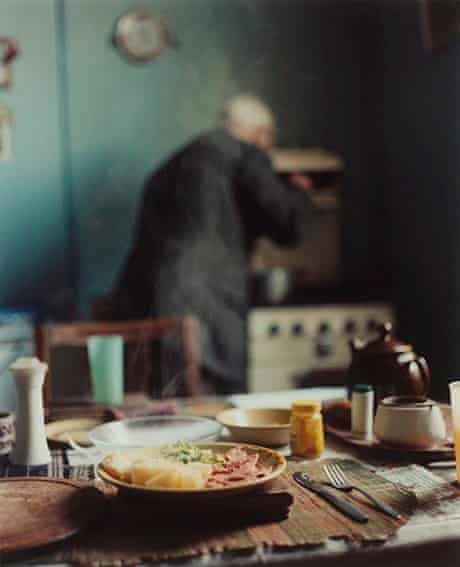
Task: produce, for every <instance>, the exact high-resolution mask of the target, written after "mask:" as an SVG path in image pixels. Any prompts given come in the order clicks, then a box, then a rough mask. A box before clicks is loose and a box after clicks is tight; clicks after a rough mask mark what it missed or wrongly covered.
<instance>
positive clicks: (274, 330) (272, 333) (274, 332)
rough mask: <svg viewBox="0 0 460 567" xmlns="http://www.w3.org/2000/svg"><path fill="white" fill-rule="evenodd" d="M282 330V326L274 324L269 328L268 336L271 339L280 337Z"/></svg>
mask: <svg viewBox="0 0 460 567" xmlns="http://www.w3.org/2000/svg"><path fill="white" fill-rule="evenodd" d="M280 332H281V329H280V326H279V325H277V324H276V323H272V324H271V325H270V327H269V328H268V336H269V337H278V336H279V335H280Z"/></svg>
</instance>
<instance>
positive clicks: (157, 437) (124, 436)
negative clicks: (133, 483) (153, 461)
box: [88, 415, 222, 449]
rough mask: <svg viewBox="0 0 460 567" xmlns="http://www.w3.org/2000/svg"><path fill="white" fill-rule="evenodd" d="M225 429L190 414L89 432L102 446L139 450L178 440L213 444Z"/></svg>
mask: <svg viewBox="0 0 460 567" xmlns="http://www.w3.org/2000/svg"><path fill="white" fill-rule="evenodd" d="M221 429H222V427H221V425H220V424H219V423H217V422H216V421H214V420H213V419H207V418H204V417H195V416H191V415H164V416H151V417H138V418H132V419H122V420H121V421H111V422H109V423H104V424H103V425H99V426H98V427H95V428H94V429H93V430H92V431H90V433H89V435H88V437H89V439H90V441H91V442H92V443H93V444H94V445H96V446H99V447H113V448H120V449H122V448H136V447H146V446H148V445H168V444H171V443H176V442H177V441H190V442H197V441H213V440H215V439H217V437H218V436H219V434H220V431H221Z"/></svg>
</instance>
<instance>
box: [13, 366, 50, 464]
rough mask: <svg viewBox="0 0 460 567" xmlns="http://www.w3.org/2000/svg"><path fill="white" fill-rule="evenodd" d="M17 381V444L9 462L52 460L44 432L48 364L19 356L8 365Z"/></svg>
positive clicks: (43, 462) (36, 462)
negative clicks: (44, 395) (43, 392)
mask: <svg viewBox="0 0 460 567" xmlns="http://www.w3.org/2000/svg"><path fill="white" fill-rule="evenodd" d="M9 370H10V372H11V374H12V375H13V378H14V380H15V383H16V391H17V410H16V443H15V445H14V448H13V450H12V452H11V454H10V461H11V462H12V463H13V464H17V465H46V464H48V463H49V462H50V461H51V455H50V452H49V449H48V443H47V441H46V432H45V418H44V412H43V394H42V390H43V384H44V381H45V375H46V372H47V370H48V365H47V364H45V363H44V362H40V361H39V360H38V358H34V357H20V358H18V359H16V361H15V362H14V363H13V364H12V365H11V366H10V367H9Z"/></svg>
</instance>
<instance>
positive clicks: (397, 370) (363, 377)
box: [348, 322, 430, 403]
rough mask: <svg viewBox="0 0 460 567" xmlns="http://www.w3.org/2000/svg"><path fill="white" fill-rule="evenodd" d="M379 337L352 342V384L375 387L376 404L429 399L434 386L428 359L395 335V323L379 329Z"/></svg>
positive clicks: (350, 378)
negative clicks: (403, 398) (395, 399)
mask: <svg viewBox="0 0 460 567" xmlns="http://www.w3.org/2000/svg"><path fill="white" fill-rule="evenodd" d="M378 332H379V336H378V337H377V338H376V339H375V340H372V341H369V342H367V343H366V342H364V341H362V340H360V339H352V340H351V341H350V348H351V356H352V359H351V365H350V368H349V370H348V385H349V390H350V391H351V389H352V387H353V385H354V384H360V383H364V384H371V385H372V386H374V389H375V398H376V403H378V402H379V401H380V400H381V399H383V398H385V397H387V396H416V397H422V398H425V397H426V396H427V395H428V390H429V387H430V371H429V369H428V365H427V363H426V360H425V359H424V358H423V357H422V356H417V354H415V353H414V351H413V348H412V346H411V345H409V344H405V343H402V342H400V341H398V340H397V339H395V338H394V336H393V335H392V325H391V323H389V322H387V323H383V324H381V325H380V326H379V327H378Z"/></svg>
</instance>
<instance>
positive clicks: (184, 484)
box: [97, 441, 286, 499]
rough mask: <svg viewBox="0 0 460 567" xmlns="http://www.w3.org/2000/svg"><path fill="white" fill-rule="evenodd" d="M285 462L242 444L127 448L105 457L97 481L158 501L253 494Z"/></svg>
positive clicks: (284, 466)
mask: <svg viewBox="0 0 460 567" xmlns="http://www.w3.org/2000/svg"><path fill="white" fill-rule="evenodd" d="M285 468H286V459H285V458H284V457H283V456H282V455H280V454H279V453H277V452H276V451H273V450H271V449H267V448H265V447H259V446H257V445H247V444H242V443H193V444H192V443H188V442H185V441H180V442H178V443H175V444H173V445H161V446H154V447H144V448H142V449H127V450H124V451H119V452H115V453H111V454H109V455H107V456H106V457H105V458H104V459H103V460H102V461H101V462H100V463H99V465H98V467H97V475H98V476H99V478H101V480H103V481H105V482H108V483H109V484H112V485H115V486H117V487H118V488H120V489H122V490H124V491H129V492H131V493H138V494H143V495H150V496H155V497H159V498H171V499H177V498H192V499H193V498H212V497H224V496H232V495H235V494H241V493H244V492H250V491H252V490H255V489H257V488H259V487H262V486H263V485H265V484H267V483H268V482H270V481H272V480H274V479H275V478H277V477H279V476H280V475H281V473H282V472H283V471H284V470H285Z"/></svg>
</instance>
